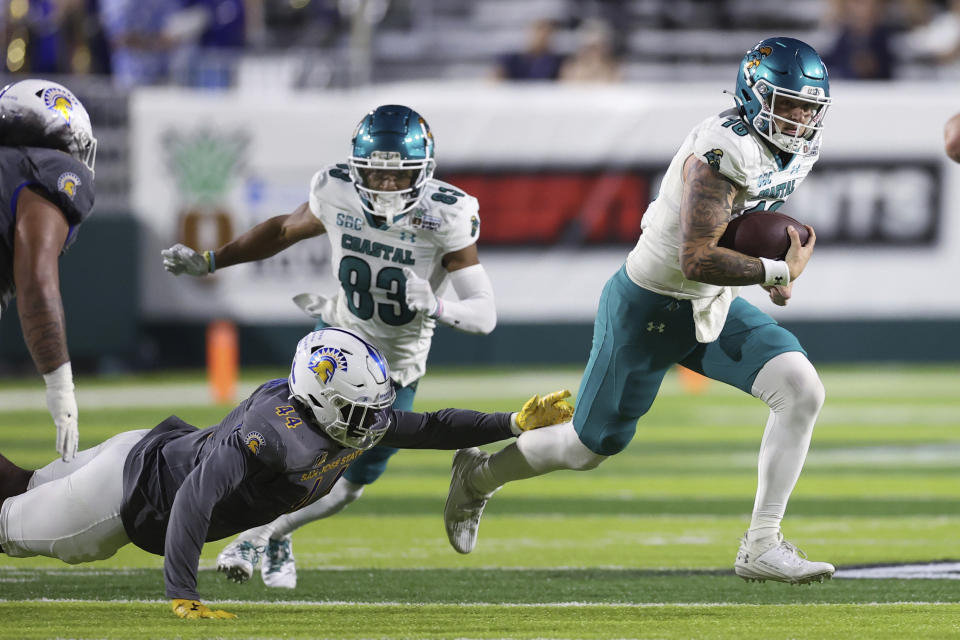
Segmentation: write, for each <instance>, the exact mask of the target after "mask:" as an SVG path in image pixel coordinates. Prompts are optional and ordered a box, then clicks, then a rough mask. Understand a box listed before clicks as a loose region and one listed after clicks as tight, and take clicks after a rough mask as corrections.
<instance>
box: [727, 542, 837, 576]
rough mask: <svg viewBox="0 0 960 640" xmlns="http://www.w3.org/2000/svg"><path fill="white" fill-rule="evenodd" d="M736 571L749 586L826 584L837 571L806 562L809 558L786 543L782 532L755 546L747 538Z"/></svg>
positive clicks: (819, 564)
mask: <svg viewBox="0 0 960 640" xmlns="http://www.w3.org/2000/svg"><path fill="white" fill-rule="evenodd" d="M733 570H734V572H735V573H736V574H737V575H738V576H740V577H741V578H743V579H744V580H746V581H747V582H752V581H754V580H756V581H757V582H765V581H767V580H775V581H777V582H786V583H788V584H810V583H811V582H823V581H824V579H827V580H829V579H830V578H831V577H832V576H833V572H834V571H836V569H835V568H834V566H833V565H832V564H830V563H829V562H810V561H809V560H807V554H805V553H804V552H803V551H801V550H800V549H797V547H795V546H794V545H793V544H791V543H789V542H787V541H786V540H784V539H783V534H782V533H779V532H778V533H777V535H776V536H770V537H768V538H764V539H762V540H757V541H755V542H747V536H746V535H744V536H743V538H742V539H741V540H740V550H739V551H738V552H737V561H736V562H735V563H734V565H733Z"/></svg>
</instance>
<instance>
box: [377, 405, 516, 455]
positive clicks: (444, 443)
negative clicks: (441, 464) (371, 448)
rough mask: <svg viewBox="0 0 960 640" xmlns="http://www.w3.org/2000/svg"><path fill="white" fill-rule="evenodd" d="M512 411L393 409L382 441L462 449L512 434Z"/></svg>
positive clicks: (409, 446)
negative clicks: (420, 410)
mask: <svg viewBox="0 0 960 640" xmlns="http://www.w3.org/2000/svg"><path fill="white" fill-rule="evenodd" d="M510 415H511V414H510V413H482V412H480V411H469V410H467V409H441V410H440V411H432V412H429V413H415V412H412V411H394V412H393V417H392V422H391V424H390V427H389V428H388V429H387V433H386V435H384V437H383V439H382V440H381V441H380V444H382V445H385V446H388V447H397V448H399V449H462V448H463V447H477V446H480V445H483V444H489V443H491V442H497V441H498V440H506V439H507V438H512V437H513V432H512V431H511V430H510Z"/></svg>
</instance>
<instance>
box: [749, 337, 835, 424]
mask: <svg viewBox="0 0 960 640" xmlns="http://www.w3.org/2000/svg"><path fill="white" fill-rule="evenodd" d="M753 395H754V396H756V397H758V398H760V399H761V400H763V401H764V402H766V403H767V404H768V405H769V406H770V408H771V409H773V410H774V411H778V412H779V411H792V412H800V413H807V414H811V415H816V414H817V413H819V411H820V408H821V407H822V406H823V402H824V399H825V397H826V392H825V390H824V387H823V382H821V380H820V376H819V375H817V370H816V369H815V368H814V366H813V364H811V363H810V361H809V360H808V359H807V357H806V356H805V355H804V354H802V353H800V352H799V351H789V352H787V353H781V354H780V355H778V356H776V357H774V358H772V359H770V360H769V361H768V362H767V363H766V364H765V365H764V366H763V369H761V370H760V373H759V374H758V375H757V378H756V380H755V382H754V386H753Z"/></svg>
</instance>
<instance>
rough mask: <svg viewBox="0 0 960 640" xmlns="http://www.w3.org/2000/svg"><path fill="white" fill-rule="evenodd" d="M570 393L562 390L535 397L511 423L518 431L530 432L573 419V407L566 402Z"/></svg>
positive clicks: (527, 402) (514, 415)
mask: <svg viewBox="0 0 960 640" xmlns="http://www.w3.org/2000/svg"><path fill="white" fill-rule="evenodd" d="M569 397H570V391H569V390H567V389H562V390H560V391H554V392H553V393H548V394H547V395H545V396H543V397H540V395H539V394H538V395H535V396H533V397H532V398H530V399H529V400H527V401H526V402H525V403H524V404H523V407H522V408H521V409H520V411H518V412H517V413H515V414H513V419H512V422H513V424H514V425H515V427H516V430H518V431H530V430H531V429H539V428H540V427H549V426H550V425H553V424H560V423H561V422H568V421H569V420H571V419H572V418H573V405H571V404H570V403H569V402H567V401H566V398H569Z"/></svg>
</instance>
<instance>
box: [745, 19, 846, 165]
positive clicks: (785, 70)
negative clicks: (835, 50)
mask: <svg viewBox="0 0 960 640" xmlns="http://www.w3.org/2000/svg"><path fill="white" fill-rule="evenodd" d="M734 98H735V99H736V101H737V103H738V104H739V106H740V109H741V113H742V115H743V117H744V119H745V120H746V121H747V124H749V125H750V126H751V127H753V129H754V130H755V131H756V132H757V133H758V134H760V135H761V136H762V137H764V138H765V139H767V140H769V141H770V142H771V143H772V144H773V145H774V146H776V147H777V148H778V149H781V150H783V151H786V152H787V153H799V154H802V155H806V154H809V153H812V152H813V151H814V150H815V149H816V146H817V145H816V144H815V141H816V140H817V138H818V137H819V136H820V133H821V131H823V118H824V116H825V115H826V113H827V107H829V106H830V100H831V99H830V80H829V78H828V77H827V68H826V67H825V66H824V64H823V60H821V59H820V56H819V55H818V54H817V52H816V51H815V50H814V48H813V47H811V46H810V45H808V44H807V43H805V42H802V41H800V40H796V39H794V38H783V37H776V38H767V39H766V40H761V41H760V42H758V43H757V44H756V45H755V46H754V47H753V48H752V49H750V51H748V52H747V53H746V55H745V56H744V57H743V60H742V61H741V62H740V72H739V74H738V75H737V88H736V93H735V94H734ZM785 98H786V99H789V100H792V101H794V102H799V103H801V104H802V105H804V107H803V108H804V109H807V108H809V109H810V110H812V111H813V115H812V117H811V119H810V121H809V122H807V123H803V122H797V121H794V120H791V119H789V118H786V117H783V116H782V115H777V114H776V106H777V100H778V99H780V100H783V99H785Z"/></svg>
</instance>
